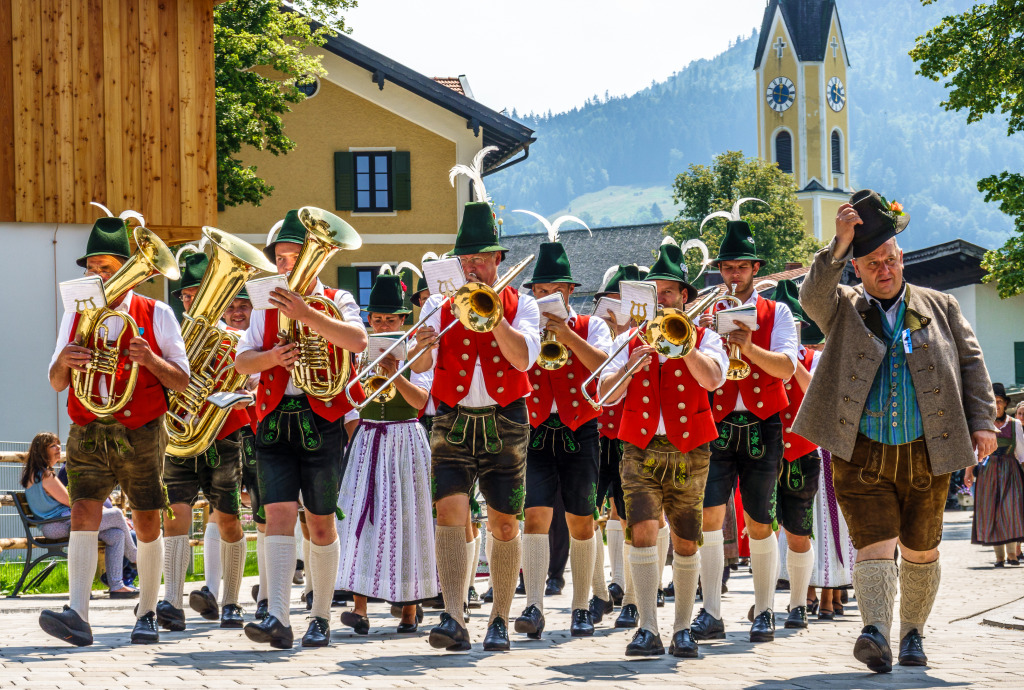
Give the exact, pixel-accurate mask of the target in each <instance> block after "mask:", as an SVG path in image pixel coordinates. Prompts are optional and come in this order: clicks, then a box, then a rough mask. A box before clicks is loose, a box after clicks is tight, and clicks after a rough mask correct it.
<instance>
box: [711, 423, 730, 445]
mask: <svg viewBox="0 0 1024 690" xmlns="http://www.w3.org/2000/svg"><path fill="white" fill-rule="evenodd" d="M731 437H732V425H731V424H723V425H722V428H721V429H719V430H718V438H716V439H715V440H714V441H712V442H711V445H712V447H714V448H715V449H717V450H726V449H727V448H728V447H729V439H730V438H731Z"/></svg>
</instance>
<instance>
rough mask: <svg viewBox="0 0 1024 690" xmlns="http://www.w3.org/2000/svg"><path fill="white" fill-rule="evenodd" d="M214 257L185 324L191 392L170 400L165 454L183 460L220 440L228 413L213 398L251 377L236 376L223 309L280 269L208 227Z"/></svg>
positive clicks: (233, 342)
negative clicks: (254, 281)
mask: <svg viewBox="0 0 1024 690" xmlns="http://www.w3.org/2000/svg"><path fill="white" fill-rule="evenodd" d="M203 235H204V236H205V237H206V238H207V239H208V240H209V241H210V243H211V244H212V245H213V256H212V257H211V258H210V263H209V266H207V269H206V273H205V274H204V275H203V280H202V283H200V285H199V291H198V292H197V293H196V297H195V300H193V302H192V306H191V307H189V310H188V312H186V313H185V315H184V316H183V318H182V321H183V324H182V328H181V336H182V339H183V340H184V341H185V353H186V355H187V357H188V365H189V369H190V370H191V373H190V375H189V379H188V387H186V388H185V390H184V391H182V392H180V393H177V392H175V393H172V394H171V395H170V396H169V398H168V400H167V416H166V417H165V424H166V425H167V434H168V436H169V437H170V438H169V440H168V443H167V454H168V455H174V456H176V457H179V458H187V457H192V456H194V455H198V454H199V453H202V452H203V451H204V450H206V449H207V448H209V447H210V445H211V444H212V443H213V442H214V441H215V440H216V439H217V434H218V433H220V430H221V427H223V426H224V421H225V420H226V419H227V416H228V413H229V412H230V411H231V410H230V408H224V409H222V408H219V407H217V406H216V405H213V404H211V403H209V402H207V398H208V397H210V395H211V394H213V393H219V392H222V391H235V390H238V389H239V388H242V387H243V386H244V384H245V381H246V379H247V378H248V377H247V376H244V375H242V374H238V373H236V372H235V368H234V361H235V347H236V346H237V345H238V335H236V334H235V333H232V332H230V331H226V330H224V329H222V328H220V327H218V325H217V322H218V321H219V320H220V316H221V314H223V313H224V309H225V308H226V307H227V306H228V305H229V304H230V303H231V301H232V300H234V299H235V296H236V295H238V293H239V292H241V290H242V288H243V287H244V286H245V281H247V280H249V278H251V277H252V276H253V275H255V274H256V273H258V272H260V271H266V272H269V273H273V272H274V271H275V270H276V269H275V267H274V265H273V264H271V263H270V262H269V261H267V258H266V257H265V256H264V255H263V252H261V251H260V250H259V249H256V248H255V247H253V246H252V245H251V244H249V243H248V242H245V241H243V240H240V239H238V238H237V237H234V236H233V235H230V234H228V233H226V232H223V231H221V230H218V229H217V228H212V227H209V226H207V227H204V228H203Z"/></svg>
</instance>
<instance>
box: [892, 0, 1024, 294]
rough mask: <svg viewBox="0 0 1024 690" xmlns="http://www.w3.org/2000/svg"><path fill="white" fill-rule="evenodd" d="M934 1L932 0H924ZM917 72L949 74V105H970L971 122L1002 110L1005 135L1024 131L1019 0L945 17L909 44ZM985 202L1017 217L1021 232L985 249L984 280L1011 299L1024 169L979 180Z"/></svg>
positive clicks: (1019, 250)
mask: <svg viewBox="0 0 1024 690" xmlns="http://www.w3.org/2000/svg"><path fill="white" fill-rule="evenodd" d="M921 2H922V4H925V5H930V4H932V3H933V2H934V0H921ZM910 57H912V58H913V59H914V60H915V61H916V62H917V63H918V72H917V73H918V74H920V75H922V76H925V77H927V78H929V79H931V80H932V81H939V80H940V79H946V82H945V84H944V86H945V87H946V88H947V89H949V93H948V97H947V99H946V100H945V101H943V102H942V106H943V107H944V108H945V109H946V110H966V111H967V121H968V122H978V121H979V120H981V119H982V118H983V117H985V116H986V115H993V114H999V115H1001V116H1005V117H1006V120H1007V132H1006V134H1007V136H1012V135H1013V134H1015V133H1017V132H1020V131H1021V130H1024V70H1022V67H1021V66H1022V64H1024V62H1022V61H1024V11H1022V7H1021V3H1020V2H1019V1H1017V0H995V2H980V3H978V4H976V5H975V6H974V7H972V8H971V9H970V10H969V11H967V12H964V13H963V14H958V15H954V16H949V17H945V18H943V20H942V22H941V23H940V24H939V25H938V26H936V27H935V28H933V29H931V30H930V31H928V33H926V34H925V35H924V36H918V38H917V42H916V45H915V46H914V48H913V50H911V51H910ZM978 190H979V191H981V192H984V194H985V201H995V202H998V203H999V210H1001V211H1002V212H1003V213H1005V214H1007V215H1008V216H1010V217H1011V218H1013V220H1014V228H1015V231H1016V232H1015V234H1014V235H1012V236H1011V237H1010V239H1009V240H1007V242H1006V244H1004V245H1003V246H1002V247H1001V248H999V249H996V250H993V251H990V252H988V253H986V254H985V258H984V260H983V261H982V266H983V267H984V268H985V270H986V271H988V275H986V276H985V278H984V280H985V282H994V283H997V284H998V286H999V296H1000V297H1003V298H1006V297H1012V296H1013V295H1017V294H1020V293H1021V292H1024V175H1021V174H1020V173H1014V172H1008V171H1003V172H1001V173H998V174H995V175H989V176H988V177H985V178H983V179H982V180H979V181H978Z"/></svg>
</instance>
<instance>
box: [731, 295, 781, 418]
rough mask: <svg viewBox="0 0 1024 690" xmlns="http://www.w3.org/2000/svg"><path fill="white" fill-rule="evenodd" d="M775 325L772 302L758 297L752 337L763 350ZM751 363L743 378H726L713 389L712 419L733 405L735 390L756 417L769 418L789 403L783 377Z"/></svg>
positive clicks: (732, 407) (773, 304) (769, 344)
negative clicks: (717, 387) (733, 379)
mask: <svg viewBox="0 0 1024 690" xmlns="http://www.w3.org/2000/svg"><path fill="white" fill-rule="evenodd" d="M773 328H775V302H773V301H772V300H770V299H765V298H764V297H758V298H757V330H756V331H754V334H753V336H752V337H751V339H752V340H753V343H754V344H755V345H757V346H758V347H760V348H763V349H765V350H771V349H772V329H773ZM743 361H744V362H747V363H748V364H750V376H748V377H747V378H745V379H743V380H742V381H726V382H725V384H724V385H723V386H722V387H721V388H719V389H718V390H716V391H715V396H714V400H715V409H714V414H715V421H716V422H720V421H722V420H723V419H725V417H726V415H728V414H729V413H730V412H732V411H733V410H735V409H736V396H737V394H739V395H742V396H743V404H744V405H746V407H747V409H748V410H749V411H750V412H751V413H753V414H754V415H755V416H756V417H757V418H758V419H768V418H769V417H771V416H772V415H773V414H775V413H776V412H782V410H784V409H786V405H788V404H789V398H787V397H786V389H785V388H784V387H783V385H782V379H777V378H775V377H774V376H769V375H768V374H766V373H765V372H764V369H762V368H761V367H759V366H757V365H756V364H753V363H752V362H750V361H749V360H747V359H746V358H745V357H744V358H743Z"/></svg>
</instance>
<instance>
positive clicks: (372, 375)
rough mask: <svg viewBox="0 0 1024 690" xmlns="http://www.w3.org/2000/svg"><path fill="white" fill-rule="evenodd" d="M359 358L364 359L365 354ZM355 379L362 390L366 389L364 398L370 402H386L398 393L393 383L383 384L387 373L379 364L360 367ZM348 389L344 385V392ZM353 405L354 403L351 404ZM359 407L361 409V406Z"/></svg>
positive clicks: (386, 378)
mask: <svg viewBox="0 0 1024 690" xmlns="http://www.w3.org/2000/svg"><path fill="white" fill-rule="evenodd" d="M360 359H362V360H364V361H365V359H366V357H365V354H364V356H362V357H361V358H360ZM356 380H357V381H358V383H360V384H361V385H362V386H363V390H364V391H366V399H367V400H370V401H371V402H377V403H386V402H388V401H390V400H393V399H394V397H395V395H396V394H397V393H398V387H397V386H396V385H395V384H394V383H389V384H388V385H387V386H384V385H383V384H384V383H386V382H387V380H388V375H387V374H386V373H385V372H384V367H382V366H380V365H379V364H378V365H375V366H373V367H372V368H371V367H366V366H363V367H360V373H359V376H358V378H357V379H356ZM348 390H349V388H348V386H346V387H345V392H346V393H348ZM353 403H354V401H353ZM353 406H355V405H354V404H353ZM359 409H362V407H360V408H359Z"/></svg>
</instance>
